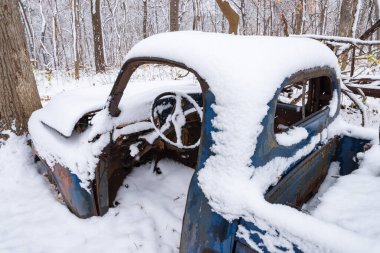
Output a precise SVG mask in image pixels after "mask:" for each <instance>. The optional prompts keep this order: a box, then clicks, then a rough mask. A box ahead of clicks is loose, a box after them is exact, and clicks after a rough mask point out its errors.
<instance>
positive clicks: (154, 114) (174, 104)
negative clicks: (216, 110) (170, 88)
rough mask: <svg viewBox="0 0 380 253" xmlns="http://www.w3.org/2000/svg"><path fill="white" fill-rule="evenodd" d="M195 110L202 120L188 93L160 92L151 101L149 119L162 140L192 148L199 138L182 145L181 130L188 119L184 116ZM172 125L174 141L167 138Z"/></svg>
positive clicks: (195, 103) (197, 107)
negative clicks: (189, 143) (190, 143)
mask: <svg viewBox="0 0 380 253" xmlns="http://www.w3.org/2000/svg"><path fill="white" fill-rule="evenodd" d="M194 112H196V113H197V115H198V117H199V119H200V121H201V122H202V110H201V108H200V107H199V105H198V104H197V102H196V101H195V100H194V99H193V98H192V97H191V96H189V95H187V94H185V93H181V92H165V93H162V94H160V95H159V96H158V97H156V99H155V100H154V101H153V103H152V107H151V116H150V121H151V122H152V124H153V126H154V129H155V130H156V132H157V133H158V135H159V136H160V137H161V138H162V140H163V141H165V142H166V143H168V144H169V145H172V146H174V147H177V148H180V149H193V148H195V147H197V146H199V143H200V136H199V139H198V140H197V141H196V142H195V143H194V144H192V145H184V144H183V142H182V131H183V128H184V126H185V125H186V123H188V122H189V121H188V120H187V119H186V117H187V116H188V115H189V114H191V113H194ZM171 126H173V127H174V131H175V135H176V138H175V139H176V141H175V142H174V141H172V140H170V139H169V138H168V133H170V132H171V131H168V130H169V129H170V127H171Z"/></svg>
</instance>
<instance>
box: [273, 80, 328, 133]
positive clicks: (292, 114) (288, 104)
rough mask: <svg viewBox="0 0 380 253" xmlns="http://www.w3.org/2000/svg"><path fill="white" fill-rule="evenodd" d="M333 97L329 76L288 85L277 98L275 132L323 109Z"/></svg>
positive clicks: (282, 130) (283, 129)
mask: <svg viewBox="0 0 380 253" xmlns="http://www.w3.org/2000/svg"><path fill="white" fill-rule="evenodd" d="M331 99H332V84H331V80H330V78H329V77H326V76H322V77H316V78H311V79H308V80H304V81H302V82H296V83H292V84H289V85H286V86H285V87H284V88H283V89H282V91H281V92H280V95H279V97H278V100H277V105H276V114H275V118H274V132H275V133H281V132H284V131H286V130H287V129H289V128H290V127H291V126H294V125H296V124H298V123H299V122H301V121H302V120H304V119H305V118H307V117H308V116H310V115H312V114H314V113H316V112H318V111H321V110H322V109H323V108H325V106H327V105H329V103H330V100H331Z"/></svg>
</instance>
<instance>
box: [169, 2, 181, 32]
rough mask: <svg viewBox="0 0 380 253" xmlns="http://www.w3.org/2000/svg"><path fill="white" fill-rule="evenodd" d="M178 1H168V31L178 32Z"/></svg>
mask: <svg viewBox="0 0 380 253" xmlns="http://www.w3.org/2000/svg"><path fill="white" fill-rule="evenodd" d="M178 13H179V0H170V4H169V31H171V32H173V31H178V30H179V23H178V21H179V17H178Z"/></svg>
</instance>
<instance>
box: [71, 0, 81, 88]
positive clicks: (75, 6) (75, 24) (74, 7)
mask: <svg viewBox="0 0 380 253" xmlns="http://www.w3.org/2000/svg"><path fill="white" fill-rule="evenodd" d="M71 11H72V18H73V20H72V32H73V53H74V78H75V80H78V79H79V47H80V45H79V3H78V0H71Z"/></svg>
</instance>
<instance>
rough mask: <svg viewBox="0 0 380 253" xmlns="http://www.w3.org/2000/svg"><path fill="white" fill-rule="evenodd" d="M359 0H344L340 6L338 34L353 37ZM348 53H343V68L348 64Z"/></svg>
mask: <svg viewBox="0 0 380 253" xmlns="http://www.w3.org/2000/svg"><path fill="white" fill-rule="evenodd" d="M357 5H358V0H343V1H342V5H341V8H340V19H339V26H338V36H341V37H352V36H353V34H352V26H353V25H354V21H355V14H356V8H357ZM347 59H348V55H347V53H345V54H343V55H342V58H341V60H342V70H344V69H345V68H346V66H347Z"/></svg>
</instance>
